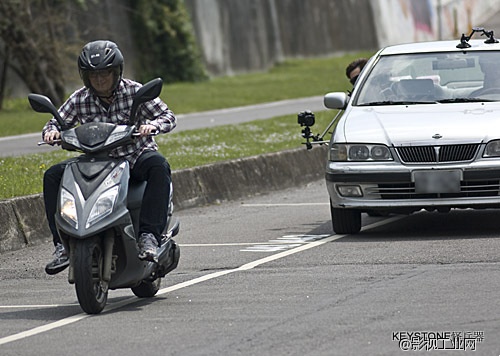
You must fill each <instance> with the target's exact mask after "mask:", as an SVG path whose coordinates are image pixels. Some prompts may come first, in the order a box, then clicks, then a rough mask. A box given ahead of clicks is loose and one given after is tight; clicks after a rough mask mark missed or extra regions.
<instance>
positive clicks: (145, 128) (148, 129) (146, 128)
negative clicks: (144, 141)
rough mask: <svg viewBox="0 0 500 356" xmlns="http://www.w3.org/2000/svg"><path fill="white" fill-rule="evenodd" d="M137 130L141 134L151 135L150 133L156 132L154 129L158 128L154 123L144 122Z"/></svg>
mask: <svg viewBox="0 0 500 356" xmlns="http://www.w3.org/2000/svg"><path fill="white" fill-rule="evenodd" d="M138 131H139V133H140V134H141V136H148V135H151V134H152V133H156V131H158V129H157V128H156V126H154V125H149V124H146V125H141V126H139V129H138Z"/></svg>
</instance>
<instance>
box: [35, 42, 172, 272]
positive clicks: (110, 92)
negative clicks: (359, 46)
mask: <svg viewBox="0 0 500 356" xmlns="http://www.w3.org/2000/svg"><path fill="white" fill-rule="evenodd" d="M123 63H124V60H123V55H122V53H121V52H120V50H119V49H118V46H117V45H116V44H115V43H113V42H111V41H106V40H100V41H93V42H90V43H88V44H86V45H85V46H84V47H83V50H82V52H81V54H80V56H79V58H78V68H79V72H80V77H81V78H82V80H83V84H84V87H83V88H81V89H78V90H77V91H75V92H74V93H73V94H72V95H71V96H70V97H69V98H68V99H67V100H66V102H65V103H64V104H63V105H62V106H61V107H60V108H59V110H58V111H59V114H60V116H61V117H62V119H63V120H64V122H65V123H66V125H67V126H68V127H75V126H77V125H78V124H85V123H89V122H96V121H99V122H107V123H113V124H121V125H128V124H130V122H129V117H130V114H131V108H132V101H133V97H134V94H135V93H136V92H137V90H138V89H139V88H140V87H141V84H139V83H137V82H135V81H132V80H130V79H125V78H123ZM143 105H144V109H142V110H141V111H140V112H137V115H138V117H137V120H138V122H139V123H140V125H139V126H138V132H139V135H140V136H139V137H138V138H137V139H136V140H135V142H134V143H132V144H128V145H126V146H121V147H117V148H116V149H114V150H113V151H112V152H111V156H112V157H115V158H119V157H123V158H125V159H126V160H127V161H128V162H129V163H130V167H131V170H130V179H131V180H133V181H139V182H141V181H145V182H147V184H146V189H145V193H144V197H143V200H142V203H141V207H140V217H139V233H138V236H139V238H138V247H139V255H138V257H139V259H141V260H146V261H155V262H156V261H157V259H158V254H157V248H158V247H159V245H160V243H161V234H162V232H163V229H164V227H165V225H166V221H167V215H168V211H169V199H170V194H171V192H170V189H171V188H170V187H171V184H170V183H171V171H170V166H169V164H168V162H167V160H166V159H165V158H164V157H163V156H162V155H161V154H160V153H159V152H158V146H157V144H156V142H155V141H154V138H153V137H152V135H151V134H152V133H155V132H158V133H167V132H170V131H171V130H173V129H174V128H175V126H176V117H175V115H174V113H173V112H172V111H171V110H170V109H169V108H168V106H167V104H166V103H164V102H163V101H162V100H161V99H159V98H156V99H154V100H151V101H149V102H146V103H144V104H143ZM61 129H62V128H61V127H60V125H59V124H58V123H57V121H56V120H55V119H54V118H52V119H51V120H49V121H48V122H47V124H46V125H45V126H44V128H43V130H42V137H43V140H44V142H46V143H48V144H51V145H54V144H56V143H58V140H59V139H60V137H61ZM70 161H71V159H70V160H66V161H63V162H60V163H58V164H55V165H54V166H52V167H50V168H49V169H48V170H47V171H46V172H45V175H44V181H43V196H44V202H45V211H46V215H47V220H48V223H49V228H50V231H51V233H52V236H53V242H54V246H55V252H54V254H55V258H54V260H53V261H51V262H50V263H48V264H47V266H46V268H45V271H46V272H47V273H48V274H56V273H59V272H61V271H62V270H64V269H65V268H66V267H67V266H68V265H69V256H68V253H67V251H66V250H65V248H64V246H63V244H62V243H61V241H60V238H59V234H58V231H57V228H56V223H55V214H56V208H57V199H58V190H59V186H60V184H61V178H62V175H63V172H64V169H65V167H66V165H67V164H68V162H70Z"/></svg>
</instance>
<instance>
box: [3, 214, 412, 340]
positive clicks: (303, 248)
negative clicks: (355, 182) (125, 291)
mask: <svg viewBox="0 0 500 356" xmlns="http://www.w3.org/2000/svg"><path fill="white" fill-rule="evenodd" d="M403 217H404V216H395V217H392V218H389V219H386V220H381V221H378V222H376V223H373V224H370V225H367V226H364V227H363V228H362V229H361V230H362V231H366V230H369V229H373V228H375V227H378V226H381V225H385V224H388V223H391V222H393V221H396V220H399V219H402V218H403ZM344 236H348V235H331V236H330V237H328V238H325V239H322V240H318V241H313V242H310V243H307V244H304V245H301V246H299V247H296V248H294V249H291V250H287V251H283V252H279V253H276V254H273V255H271V256H267V257H264V258H261V259H258V260H255V261H253V262H250V263H246V264H244V265H242V266H240V267H238V268H234V269H230V270H225V271H219V272H214V273H210V274H207V275H205V276H201V277H198V278H195V279H191V280H189V281H186V282H182V283H178V284H176V285H173V286H171V287H167V288H163V289H160V290H159V291H158V293H157V294H156V295H162V294H166V293H170V292H173V291H176V290H179V289H182V288H186V287H190V286H192V285H195V284H198V283H202V282H206V281H208V280H211V279H214V278H219V277H222V276H225V275H227V274H230V273H235V272H240V271H248V270H250V269H253V268H255V267H257V266H260V265H262V264H265V263H268V262H272V261H275V260H279V259H281V258H284V257H287V256H290V255H293V254H295V253H299V252H302V251H306V250H309V249H311V248H314V247H318V246H321V245H324V244H326V243H328V242H332V241H335V240H338V239H341V238H342V237H344ZM139 301H141V299H138V298H137V297H135V296H134V297H130V298H128V299H124V300H122V301H120V302H117V303H112V304H109V305H107V306H106V309H105V310H104V311H103V314H105V313H108V312H110V311H112V310H115V309H118V308H121V307H123V306H126V305H129V304H132V303H137V302H139ZM91 316H94V317H95V315H89V314H84V313H80V314H76V315H73V316H70V317H67V318H64V319H61V320H58V321H55V322H53V323H49V324H46V325H42V326H39V327H36V328H33V329H30V330H26V331H22V332H20V333H17V334H13V335H10V336H5V337H3V338H0V345H4V344H7V343H9V342H13V341H17V340H21V339H25V338H28V337H30V336H34V335H38V334H42V333H44V332H47V331H50V330H53V329H57V328H60V327H63V326H66V325H69V324H73V323H76V322H77V321H80V320H83V319H86V318H89V317H91Z"/></svg>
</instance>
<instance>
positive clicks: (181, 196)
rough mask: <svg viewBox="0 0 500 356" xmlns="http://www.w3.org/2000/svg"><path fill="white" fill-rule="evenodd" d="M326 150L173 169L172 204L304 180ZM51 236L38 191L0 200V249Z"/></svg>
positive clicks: (314, 174) (319, 169)
mask: <svg viewBox="0 0 500 356" xmlns="http://www.w3.org/2000/svg"><path fill="white" fill-rule="evenodd" d="M326 152H327V148H326V146H321V147H316V148H315V149H312V150H306V149H305V148H299V149H294V150H286V151H281V152H276V153H268V154H265V155H260V156H253V157H247V158H240V159H236V160H231V161H225V162H219V163H214V164H209V165H204V166H199V167H194V168H189V169H183V170H178V171H173V172H172V180H173V182H174V205H175V209H176V210H179V209H187V208H194V207H197V206H204V205H210V204H216V203H220V202H223V201H231V200H236V199H240V198H244V197H248V196H253V195H256V194H263V193H267V192H270V191H273V190H280V189H285V188H290V187H295V186H300V185H301V184H307V183H308V182H310V181H313V180H315V179H319V178H321V177H322V176H323V175H324V165H325V162H326ZM51 240H52V238H51V235H50V231H49V228H48V226H47V220H46V217H45V210H44V203H43V197H42V195H41V194H35V195H30V196H25V197H18V198H13V199H8V200H2V201H0V253H3V252H7V251H13V250H18V249H21V248H24V247H27V246H33V245H37V244H40V243H45V242H49V241H51Z"/></svg>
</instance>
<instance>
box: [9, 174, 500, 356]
mask: <svg viewBox="0 0 500 356" xmlns="http://www.w3.org/2000/svg"><path fill="white" fill-rule="evenodd" d="M177 216H178V217H179V218H180V219H181V232H180V235H179V238H178V239H177V241H178V242H179V243H180V244H181V261H180V264H179V267H178V268H177V269H176V270H175V271H173V272H172V273H171V274H169V275H168V276H167V278H166V279H165V280H164V283H163V289H161V290H160V292H159V293H158V295H157V296H156V297H155V298H152V299H148V300H140V299H138V298H136V297H134V296H133V294H132V292H131V291H130V290H116V291H110V295H109V303H108V305H107V307H106V308H105V310H104V311H103V313H102V314H100V315H98V316H91V317H89V316H87V315H85V314H83V313H82V312H81V309H80V307H79V305H78V304H77V300H76V296H75V292H74V289H73V286H71V285H69V284H68V283H67V282H66V273H65V272H63V273H61V274H60V275H57V276H52V277H51V276H47V275H45V274H44V271H43V266H44V264H45V263H46V261H47V260H48V259H49V257H50V254H51V252H52V250H51V247H50V244H49V243H47V244H46V245H42V246H38V247H30V248H26V249H23V250H22V251H16V252H12V253H8V254H3V255H0V319H1V320H2V322H1V323H0V355H3V356H8V355H21V354H22V355H28V356H29V355H73V356H78V355H85V356H87V355H124V356H128V355H138V354H139V355H146V354H148V355H152V354H158V355H190V356H191V355H273V356H279V355H329V356H330V355H342V356H345V355H384V356H387V355H400V354H403V351H402V350H403V348H405V347H416V348H418V347H420V348H425V347H427V348H431V349H432V348H434V349H433V351H434V352H432V354H433V355H434V354H437V355H440V354H446V355H450V354H453V355H461V354H470V353H471V350H472V348H475V349H476V352H475V353H474V354H477V355H499V354H500V339H499V338H498V335H499V334H500V323H499V318H498V310H499V308H500V299H499V298H498V291H499V290H500V278H499V273H500V272H499V270H500V252H499V251H500V236H499V233H498V226H497V225H498V224H497V220H498V211H478V212H476V211H470V210H468V211H452V212H451V213H449V214H439V213H426V212H423V213H419V214H415V215H411V216H408V217H406V216H404V217H400V216H394V217H389V218H372V217H367V216H363V223H364V225H366V226H365V228H364V229H365V230H363V231H362V232H361V233H360V234H358V235H354V236H343V235H332V231H331V223H330V221H329V218H330V216H329V208H328V198H327V196H326V188H325V185H324V182H323V181H322V180H321V181H318V182H313V183H311V184H310V185H308V186H304V187H301V188H297V189H289V190H283V191H280V192H275V193H272V194H268V195H261V196H257V197H253V198H248V199H242V200H241V201H237V202H228V203H223V204H220V205H215V206H209V207H202V208H196V209H189V210H183V211H179V212H178V213H177ZM377 224H378V226H377ZM413 332H419V333H420V334H418V335H419V336H418V337H417V336H415V335H417V334H411V335H410V333H413ZM455 332H456V333H457V336H456V337H454V336H453V335H455V334H452V333H455ZM424 335H426V336H424ZM426 337H427V339H426ZM453 341H456V342H455V343H454V344H453ZM452 347H455V351H456V352H449V350H450V349H451V348H452ZM445 348H447V349H448V351H447V352H444V351H441V352H440V350H444V349H445ZM460 350H462V352H460ZM463 350H467V352H463Z"/></svg>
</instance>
